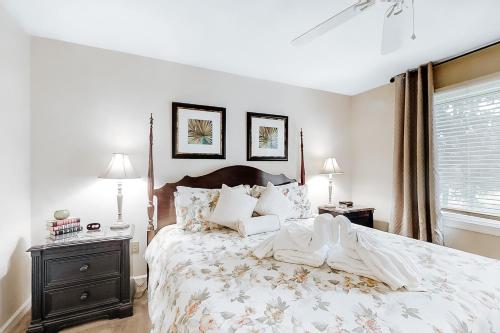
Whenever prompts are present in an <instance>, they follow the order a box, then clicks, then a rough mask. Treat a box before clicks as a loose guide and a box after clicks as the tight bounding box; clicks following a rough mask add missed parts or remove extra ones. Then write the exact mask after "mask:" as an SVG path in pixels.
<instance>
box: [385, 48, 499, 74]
mask: <svg viewBox="0 0 500 333" xmlns="http://www.w3.org/2000/svg"><path fill="white" fill-rule="evenodd" d="M499 44H500V40H497V41H495V42H492V43H489V44H486V45H483V46H480V47H478V48H476V49H473V50H470V51H465V52H464V53H460V54H459V55H456V56H453V57H449V58H444V59H441V60H438V61H433V62H432V64H433V65H434V67H436V66H440V65H444V64H446V63H448V62H451V61H453V60H457V59H460V58H463V57H466V56H468V55H471V54H473V53H476V52H479V51H482V50H484V49H487V48H489V47H492V46H495V45H499ZM417 70H418V69H417V68H413V69H410V70H409V72H415V71H417ZM396 76H397V75H396ZM396 76H393V77H391V80H390V82H391V83H393V82H394V79H395V78H396Z"/></svg>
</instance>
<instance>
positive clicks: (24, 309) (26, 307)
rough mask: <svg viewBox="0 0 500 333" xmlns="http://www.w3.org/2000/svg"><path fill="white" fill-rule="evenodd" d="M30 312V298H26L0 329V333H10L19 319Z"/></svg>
mask: <svg viewBox="0 0 500 333" xmlns="http://www.w3.org/2000/svg"><path fill="white" fill-rule="evenodd" d="M30 310H31V297H30V298H28V299H27V300H26V301H25V302H24V303H23V304H22V305H21V306H20V307H19V308H18V309H17V310H16V312H14V314H12V316H10V318H9V319H8V320H7V321H6V322H5V323H4V324H3V326H2V327H0V333H8V332H11V331H12V330H13V329H14V327H15V326H16V325H17V324H19V322H20V321H21V319H22V318H23V317H24V316H25V315H26V314H27V313H28V312H29V311H30Z"/></svg>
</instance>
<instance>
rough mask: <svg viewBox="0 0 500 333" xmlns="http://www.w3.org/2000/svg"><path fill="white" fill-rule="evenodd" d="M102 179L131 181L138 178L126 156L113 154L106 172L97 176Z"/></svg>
mask: <svg viewBox="0 0 500 333" xmlns="http://www.w3.org/2000/svg"><path fill="white" fill-rule="evenodd" d="M99 178H104V179H133V178H139V176H138V175H137V173H136V172H135V170H134V167H133V166H132V163H130V158H129V157H128V155H126V154H122V153H113V157H112V158H111V162H109V165H108V168H107V169H106V171H105V172H104V173H103V174H102V175H101V176H99Z"/></svg>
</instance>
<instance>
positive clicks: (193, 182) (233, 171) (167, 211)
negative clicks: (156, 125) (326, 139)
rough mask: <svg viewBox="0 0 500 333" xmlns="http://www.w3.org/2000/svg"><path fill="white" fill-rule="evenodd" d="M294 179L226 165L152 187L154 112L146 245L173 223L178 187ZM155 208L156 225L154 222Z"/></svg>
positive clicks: (277, 182) (278, 182) (302, 176)
mask: <svg viewBox="0 0 500 333" xmlns="http://www.w3.org/2000/svg"><path fill="white" fill-rule="evenodd" d="M300 159H301V163H300V182H299V184H304V183H305V168H304V143H303V133H302V130H301V131H300ZM295 181H296V180H295V179H292V178H288V177H287V176H285V175H284V174H280V175H273V174H270V173H267V172H265V171H262V170H260V169H257V168H254V167H251V166H246V165H234V166H228V167H225V168H222V169H219V170H216V171H214V172H211V173H209V174H206V175H203V176H199V177H191V176H185V177H184V178H182V179H181V180H179V181H178V182H175V183H166V184H164V185H163V186H162V187H159V188H154V169H153V115H150V118H149V165H148V229H147V233H148V235H147V240H148V244H149V242H150V241H151V240H152V239H153V237H154V236H155V234H156V233H157V232H159V231H160V229H161V228H163V227H165V226H167V225H171V224H174V223H175V206H174V192H175V191H176V188H177V186H187V187H197V188H207V189H216V188H221V186H222V184H225V185H227V186H237V185H240V184H246V185H249V186H253V185H260V186H266V184H267V183H268V182H271V183H273V184H274V185H283V184H289V183H293V182H295ZM154 197H156V198H157V205H156V206H155V204H154ZM155 209H156V226H155V225H154V223H153V220H154V215H155Z"/></svg>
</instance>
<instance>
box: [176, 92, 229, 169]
mask: <svg viewBox="0 0 500 333" xmlns="http://www.w3.org/2000/svg"><path fill="white" fill-rule="evenodd" d="M172 158H178V159H225V158H226V109H225V108H223V107H217V106H208V105H197V104H188V103H178V102H173V103H172Z"/></svg>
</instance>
